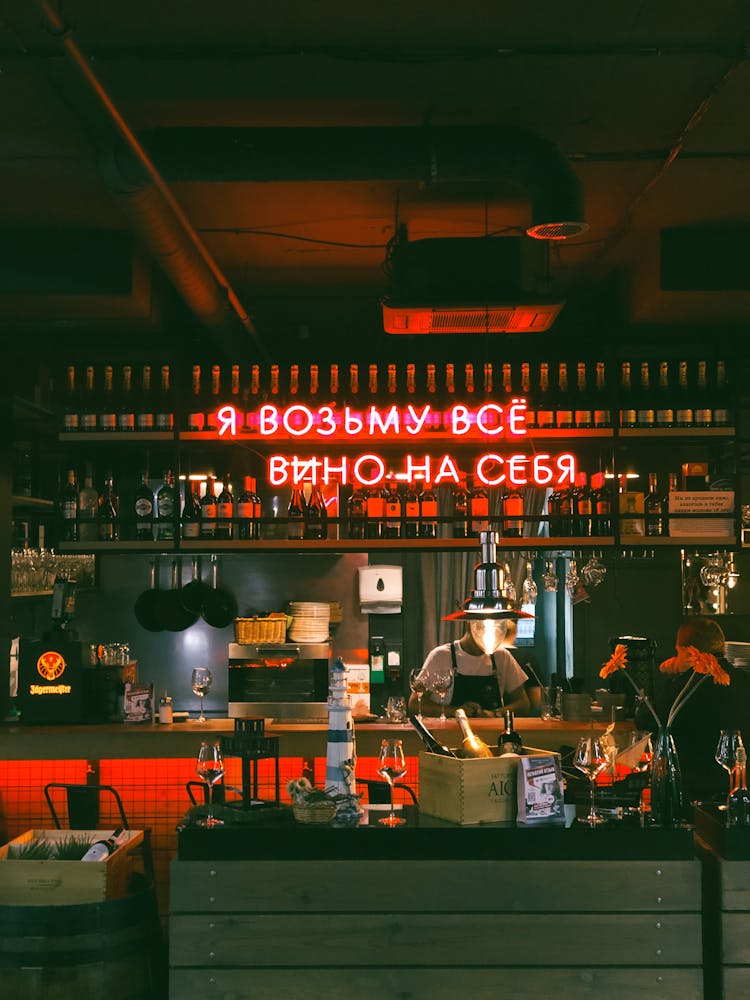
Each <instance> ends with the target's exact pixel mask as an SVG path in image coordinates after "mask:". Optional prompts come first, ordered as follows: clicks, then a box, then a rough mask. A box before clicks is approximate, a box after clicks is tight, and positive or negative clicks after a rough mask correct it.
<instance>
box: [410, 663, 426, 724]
mask: <svg viewBox="0 0 750 1000" xmlns="http://www.w3.org/2000/svg"><path fill="white" fill-rule="evenodd" d="M409 687H410V688H411V693H412V694H415V695H416V696H417V718H418V719H419V720H420V721H421V719H422V695H423V694H424V693H425V691H426V690H427V678H426V677H423V676H422V668H421V667H415V668H414V669H413V670H412V672H411V673H410V674H409Z"/></svg>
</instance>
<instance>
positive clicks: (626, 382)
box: [620, 361, 638, 427]
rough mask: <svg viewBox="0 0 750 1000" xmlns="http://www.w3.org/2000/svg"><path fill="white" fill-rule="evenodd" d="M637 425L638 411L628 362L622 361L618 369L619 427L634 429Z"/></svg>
mask: <svg viewBox="0 0 750 1000" xmlns="http://www.w3.org/2000/svg"><path fill="white" fill-rule="evenodd" d="M637 423H638V411H637V410H636V405H635V393H634V392H633V383H632V381H631V377H630V362H629V361H623V363H622V366H621V368H620V427H635V426H636V425H637Z"/></svg>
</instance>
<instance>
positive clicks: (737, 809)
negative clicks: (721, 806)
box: [727, 746, 750, 826]
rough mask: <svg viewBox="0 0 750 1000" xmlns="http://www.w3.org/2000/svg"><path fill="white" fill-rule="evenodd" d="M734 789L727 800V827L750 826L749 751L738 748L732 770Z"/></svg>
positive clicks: (742, 747)
mask: <svg viewBox="0 0 750 1000" xmlns="http://www.w3.org/2000/svg"><path fill="white" fill-rule="evenodd" d="M731 780H732V788H731V791H730V792H729V798H728V799H727V825H728V826H750V791H748V788H747V750H745V748H744V746H738V747H737V750H736V753H735V762H734V767H733V768H732V775H731Z"/></svg>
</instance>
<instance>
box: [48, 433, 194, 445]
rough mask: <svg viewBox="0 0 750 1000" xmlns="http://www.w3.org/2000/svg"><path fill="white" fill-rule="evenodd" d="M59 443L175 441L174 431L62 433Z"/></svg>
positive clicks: (58, 436)
mask: <svg viewBox="0 0 750 1000" xmlns="http://www.w3.org/2000/svg"><path fill="white" fill-rule="evenodd" d="M57 439H58V441H65V442H75V443H76V444H84V443H86V442H88V443H89V444H98V443H103V442H112V443H113V444H114V443H115V442H117V443H118V444H121V443H123V442H126V441H128V442H131V443H138V444H147V443H149V442H152V441H168V442H174V441H175V433H174V431H61V432H60V433H59V434H58V435H57Z"/></svg>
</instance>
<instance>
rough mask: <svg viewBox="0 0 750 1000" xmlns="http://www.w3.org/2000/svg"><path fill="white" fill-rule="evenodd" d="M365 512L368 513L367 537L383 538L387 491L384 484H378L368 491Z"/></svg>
mask: <svg viewBox="0 0 750 1000" xmlns="http://www.w3.org/2000/svg"><path fill="white" fill-rule="evenodd" d="M365 510H366V512H367V523H366V525H365V536H366V537H367V538H382V537H383V532H384V531H385V490H384V489H383V485H382V483H377V484H376V485H375V486H373V487H371V489H369V490H368V492H367V500H366V503H365Z"/></svg>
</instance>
